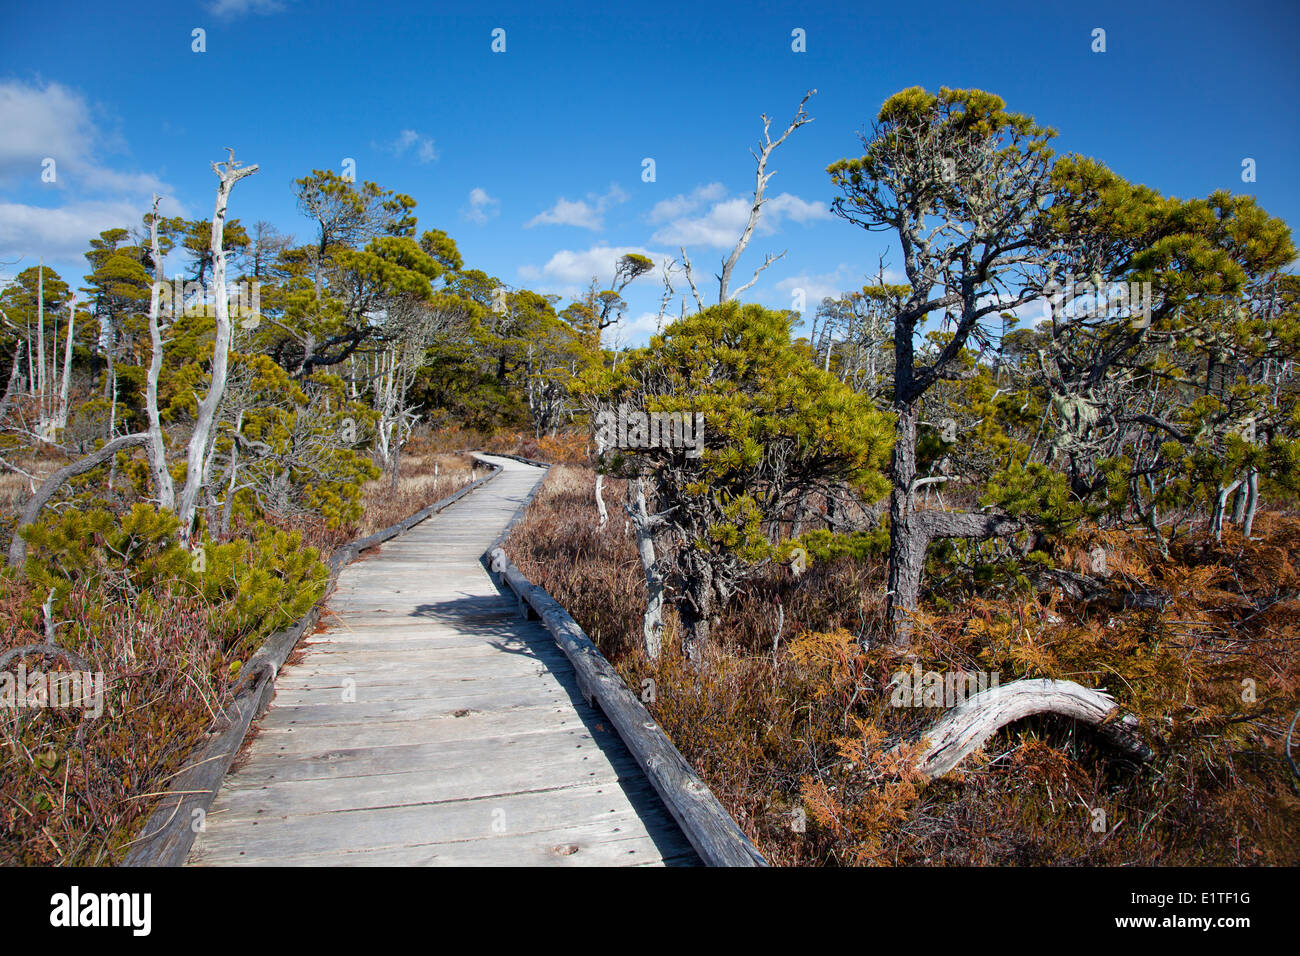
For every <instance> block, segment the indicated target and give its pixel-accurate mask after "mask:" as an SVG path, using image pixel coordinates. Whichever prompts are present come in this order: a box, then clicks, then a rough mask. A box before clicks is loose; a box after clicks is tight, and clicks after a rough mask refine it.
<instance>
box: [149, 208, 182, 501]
mask: <svg viewBox="0 0 1300 956" xmlns="http://www.w3.org/2000/svg"><path fill="white" fill-rule="evenodd" d="M160 201H161V197H159V196H157V195H155V196H154V197H153V215H152V216H150V217H149V251H150V254H151V255H152V256H153V262H154V272H153V278H154V282H153V289H152V292H151V293H150V295H149V341H150V342H151V344H152V347H153V354H152V355H150V357H149V376H148V378H147V379H146V384H145V399H144V400H145V410H146V411H147V413H148V415H149V444H148V446H147V447H148V451H149V473H150V475H151V476H152V478H153V490H154V494H155V495H156V496H157V497H158V507H160V508H166V509H167V510H168V511H171V510H172V509H174V508H175V507H176V486H175V484H174V483H173V482H172V475H171V472H170V471H168V470H167V450H166V448H165V447H164V445H163V437H162V419H161V417H160V416H159V414H158V379H159V377H160V376H161V375H162V363H163V344H162V331H161V329H160V328H159V326H158V313H159V312H160V311H161V307H162V301H161V299H162V285H161V283H163V282H165V281H166V278H167V277H166V274H165V273H164V272H163V265H162V252H161V251H160V250H159V248H158V203H159V202H160ZM172 308H173V309H175V308H176V305H175V303H173V305H172Z"/></svg>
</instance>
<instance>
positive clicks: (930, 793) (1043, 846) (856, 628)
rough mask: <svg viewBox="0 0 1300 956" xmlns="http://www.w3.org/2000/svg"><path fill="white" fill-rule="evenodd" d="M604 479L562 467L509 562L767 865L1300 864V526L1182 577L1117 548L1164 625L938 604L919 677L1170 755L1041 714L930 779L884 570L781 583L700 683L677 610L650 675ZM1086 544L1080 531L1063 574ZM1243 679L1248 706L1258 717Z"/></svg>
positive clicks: (1125, 583)
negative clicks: (1044, 710)
mask: <svg viewBox="0 0 1300 956" xmlns="http://www.w3.org/2000/svg"><path fill="white" fill-rule="evenodd" d="M593 484H594V478H593V475H592V474H591V473H590V472H589V471H586V470H585V469H581V468H564V467H560V468H554V469H552V471H551V473H550V475H549V476H548V478H547V481H546V484H545V485H544V486H543V489H542V491H541V492H540V493H539V494H538V496H537V498H536V499H535V501H534V504H533V506H532V508H531V509H530V512H529V514H528V515H527V517H526V518H525V520H523V521H522V522H521V523H520V524H519V525H518V526H516V528H515V530H514V532H513V533H512V535H511V538H510V540H509V541H508V542H507V545H506V547H507V549H508V551H509V552H510V554H511V557H512V558H513V560H514V561H515V562H516V563H517V564H518V565H519V567H520V568H521V570H523V571H524V572H525V573H526V574H527V575H528V576H529V577H530V578H531V579H532V580H534V581H535V582H537V583H539V584H541V585H542V586H544V587H545V588H546V589H547V590H548V591H550V593H551V594H552V595H553V596H555V597H556V599H557V600H559V601H560V603H562V604H563V605H565V606H566V607H567V608H568V609H569V610H570V612H571V613H572V614H573V616H574V617H575V618H576V619H577V620H578V622H579V623H580V624H581V625H582V626H583V627H584V628H585V629H587V631H588V633H589V634H590V635H591V636H592V638H593V640H595V641H596V642H597V644H598V645H599V646H600V647H601V649H602V650H603V651H604V653H605V654H606V655H608V656H609V657H610V658H611V660H612V661H613V662H614V663H615V666H616V667H617V668H618V669H619V670H620V672H621V673H622V674H623V675H624V678H625V679H626V680H627V681H628V683H629V685H630V686H633V687H638V688H639V687H643V686H645V685H644V683H643V682H644V681H645V680H647V679H649V680H653V681H654V682H655V683H654V687H655V689H656V698H655V700H654V702H653V703H652V704H650V705H649V706H650V707H651V710H652V711H653V713H654V714H655V717H656V718H657V719H658V720H659V721H660V723H661V724H662V725H663V726H664V728H665V729H666V730H667V731H668V733H669V734H670V735H671V736H672V737H673V739H674V741H675V742H676V743H677V745H678V747H679V748H680V749H681V750H682V752H683V754H684V755H685V756H686V757H687V759H688V760H690V761H691V763H692V764H693V765H694V766H695V767H696V769H697V770H698V771H699V772H700V774H701V776H702V777H703V778H704V779H705V780H706V781H707V782H708V783H709V785H710V786H711V787H712V788H713V789H714V791H715V792H716V793H717V794H718V797H719V799H721V800H722V801H723V803H724V805H726V806H727V807H728V809H729V810H730V811H731V813H732V814H733V815H734V816H735V817H736V819H737V820H738V821H739V822H740V823H741V825H742V826H743V827H744V828H745V830H746V831H747V832H748V833H749V835H750V836H751V837H752V838H753V839H754V840H755V841H756V843H757V844H758V846H759V847H760V849H762V850H763V852H764V853H765V854H766V855H767V856H768V858H769V859H770V860H771V861H772V862H774V863H777V864H826V865H843V864H879V863H891V864H892V863H897V864H954V865H957V864H966V865H971V864H974V865H1021V864H1037V865H1046V864H1066V865H1070V864H1087V865H1133V864H1142V865H1234V866H1235V865H1249V864H1256V863H1263V864H1284V865H1285V864H1291V865H1294V864H1295V863H1296V862H1298V861H1300V843H1298V842H1297V837H1298V836H1300V790H1298V789H1297V780H1296V779H1295V778H1294V777H1293V775H1292V774H1291V772H1290V769H1289V767H1288V766H1287V764H1286V761H1285V758H1284V754H1283V738H1284V734H1285V730H1286V727H1287V724H1288V722H1289V721H1290V719H1291V716H1292V714H1293V713H1294V712H1295V710H1296V709H1297V707H1300V599H1298V595H1300V521H1298V520H1296V519H1294V518H1290V517H1286V516H1283V515H1278V514H1269V515H1266V516H1262V517H1261V520H1260V522H1259V525H1258V530H1257V534H1258V536H1259V538H1260V540H1257V541H1252V542H1243V541H1241V540H1240V538H1238V537H1236V536H1235V535H1233V534H1231V533H1228V534H1225V540H1224V544H1223V547H1222V548H1219V549H1209V550H1207V549H1204V548H1202V547H1201V546H1200V545H1199V544H1194V543H1191V542H1187V543H1184V544H1182V545H1181V546H1180V547H1179V548H1177V549H1176V550H1175V553H1174V555H1173V559H1172V560H1170V561H1163V560H1161V559H1160V557H1159V555H1158V554H1157V553H1156V552H1155V551H1154V549H1153V548H1151V547H1149V546H1148V545H1147V544H1146V543H1145V542H1144V541H1142V540H1141V539H1136V538H1127V537H1124V536H1118V535H1117V536H1114V537H1113V539H1112V540H1111V541H1110V542H1109V546H1110V547H1111V549H1112V554H1113V555H1114V564H1115V565H1116V567H1117V570H1116V572H1115V575H1116V580H1117V582H1118V583H1119V584H1120V586H1121V587H1122V588H1136V587H1139V586H1141V587H1155V588H1158V589H1160V590H1163V591H1165V592H1167V593H1169V594H1170V595H1172V599H1171V601H1170V604H1169V606H1168V607H1167V608H1166V609H1165V610H1164V611H1162V612H1154V611H1136V610H1122V609H1118V610H1117V609H1114V608H1105V609H1103V608H1098V607H1086V606H1083V605H1076V604H1073V603H1071V602H1068V601H1066V600H1064V599H1062V598H1060V597H1059V596H1053V595H1051V594H1050V593H1030V592H1028V591H1009V590H1008V589H1007V588H1006V587H1005V585H1004V586H1003V587H1001V588H999V589H997V590H993V589H992V588H990V589H988V591H987V593H985V594H980V593H972V592H970V591H969V590H962V591H957V590H953V591H950V592H947V593H942V594H939V595H937V596H938V597H941V598H943V599H944V602H945V603H944V604H942V605H940V604H936V605H934V607H940V606H948V607H951V610H948V611H943V612H940V611H936V610H934V609H933V608H932V609H931V613H929V614H926V615H923V616H922V618H921V620H920V622H919V632H920V634H921V635H922V637H921V638H920V639H919V640H918V641H917V642H916V643H915V644H914V646H913V648H912V653H913V655H914V656H915V659H916V660H918V661H919V662H920V663H921V665H922V669H923V670H935V671H939V672H946V671H951V670H966V671H972V670H984V671H992V672H996V673H998V674H999V675H1000V680H1001V682H1002V683H1007V682H1009V681H1011V680H1015V679H1019V678H1022V677H1054V678H1060V679H1071V680H1076V681H1079V682H1080V683H1084V684H1087V685H1089V686H1094V687H1104V688H1107V689H1108V690H1109V691H1110V692H1112V693H1113V694H1114V695H1115V696H1116V698H1117V699H1118V700H1119V701H1120V702H1121V704H1122V705H1123V706H1124V707H1126V708H1127V709H1129V710H1131V711H1133V712H1135V713H1137V714H1138V715H1139V717H1140V718H1141V720H1142V725H1143V729H1144V733H1145V734H1146V735H1147V737H1148V739H1149V740H1150V741H1151V742H1152V743H1153V745H1154V746H1155V749H1156V752H1157V757H1156V760H1155V761H1154V762H1153V763H1152V764H1151V765H1149V766H1143V767H1138V766H1134V765H1131V764H1129V763H1127V762H1125V761H1123V760H1121V759H1119V758H1118V756H1117V755H1116V754H1115V753H1114V752H1113V751H1111V750H1109V749H1108V748H1107V747H1105V746H1104V745H1103V744H1101V743H1100V742H1099V741H1098V739H1097V738H1096V737H1095V736H1094V735H1093V734H1092V733H1091V732H1090V731H1085V730H1080V729H1078V728H1077V727H1075V726H1074V725H1073V724H1071V723H1070V722H1068V721H1063V720H1058V719H1055V718H1042V719H1034V720H1029V721H1024V722H1022V723H1021V724H1019V725H1016V726H1015V727H1012V728H1008V729H1006V730H1004V731H1003V732H1001V733H1000V734H998V735H997V736H995V737H994V738H993V740H991V741H990V743H989V745H988V747H987V748H986V752H985V753H984V754H983V755H981V756H979V757H977V758H973V759H972V760H970V761H968V762H967V764H965V765H964V766H963V767H962V768H961V771H960V772H958V773H954V774H950V775H949V776H948V777H945V778H943V779H942V780H939V781H934V782H930V783H925V782H924V781H921V780H919V779H917V778H916V775H915V774H913V773H911V772H910V771H909V769H908V766H907V763H906V761H905V760H903V759H902V758H901V756H900V755H898V754H894V755H891V754H890V750H891V748H892V746H893V745H894V744H896V743H900V742H901V743H906V742H909V741H913V740H915V739H916V738H917V737H918V736H919V734H920V733H921V732H922V731H923V729H924V728H925V727H927V726H929V725H930V724H931V723H933V722H934V721H935V720H937V718H938V715H939V711H936V710H933V709H923V708H900V707H894V706H891V705H890V700H889V697H890V695H889V692H888V690H887V686H888V684H889V681H890V678H891V676H892V675H893V674H894V673H895V672H896V671H897V670H899V669H900V666H899V665H900V661H899V659H898V657H897V656H896V655H895V653H894V652H893V651H892V649H891V648H890V647H889V645H888V643H887V642H886V641H885V635H886V629H885V620H884V607H883V598H882V595H883V592H884V567H883V562H880V561H856V560H854V559H852V558H848V557H842V558H837V559H834V560H832V561H827V562H823V563H817V564H814V565H813V567H812V568H810V569H809V571H808V572H807V573H805V575H804V576H803V577H802V578H800V579H799V580H795V579H794V578H793V576H792V575H791V574H790V573H789V571H788V570H786V569H784V568H777V569H771V570H770V571H769V573H767V574H765V575H761V576H760V577H759V578H757V579H756V580H755V581H753V582H752V584H751V585H750V586H749V587H748V588H747V589H746V591H745V592H744V593H742V594H741V595H739V596H738V597H737V599H736V600H735V601H733V602H732V603H731V605H730V606H729V607H727V608H726V609H725V610H723V612H722V613H721V615H720V618H719V620H718V622H717V624H716V625H715V627H714V643H713V645H712V647H711V648H710V649H709V651H708V656H707V662H706V666H705V667H704V668H703V669H702V670H701V671H700V672H699V673H696V672H694V671H693V670H691V668H690V667H689V666H687V665H686V664H685V663H684V662H683V660H682V658H681V656H680V654H679V653H677V651H676V645H675V643H674V641H673V640H672V638H671V633H672V631H673V629H674V628H675V624H676V622H675V621H674V620H673V619H672V617H671V615H670V616H669V618H668V630H669V634H670V637H669V640H668V649H667V651H666V653H665V654H664V655H663V656H662V657H661V659H660V660H659V661H657V662H651V661H648V660H646V658H645V656H644V654H643V653H642V651H641V649H640V645H639V635H640V615H641V613H642V610H643V609H644V606H645V597H644V589H643V588H644V585H643V583H642V580H641V576H640V566H639V563H638V561H637V558H636V553H635V548H634V543H633V539H632V537H631V536H630V535H629V534H628V533H627V532H626V530H625V525H624V520H623V518H622V516H621V511H620V509H619V503H620V502H621V500H622V494H623V492H622V488H621V484H622V483H621V482H616V481H615V482H607V486H606V487H607V491H606V502H607V505H608V506H609V507H610V513H611V520H610V522H609V524H608V525H607V527H606V528H604V529H600V530H598V529H597V528H596V511H595V506H594V502H593V498H592V491H593ZM1085 545H1086V541H1085V540H1084V538H1083V537H1082V536H1081V538H1080V540H1079V541H1077V542H1074V543H1071V544H1069V545H1068V546H1067V547H1066V548H1065V549H1063V551H1062V553H1061V554H1059V555H1058V562H1059V563H1062V564H1064V563H1068V562H1069V559H1070V557H1071V554H1072V553H1073V551H1074V550H1078V549H1079V548H1083V550H1085V551H1086V550H1087V549H1086V547H1085ZM782 616H783V619H784V624H783V626H782V627H781V630H780V633H779V637H778V633H777V622H778V620H779V619H780V618H781V617H782ZM864 647H865V649H864ZM908 663H909V664H910V660H909V661H908ZM1244 680H1249V681H1253V682H1254V683H1253V684H1252V686H1253V687H1255V688H1256V700H1255V701H1254V702H1248V701H1246V700H1243V696H1244V694H1243V681H1244ZM904 755H905V752H904ZM1098 811H1100V813H1101V814H1102V815H1099V814H1098ZM1103 815H1104V816H1103ZM1099 824H1100V825H1099Z"/></svg>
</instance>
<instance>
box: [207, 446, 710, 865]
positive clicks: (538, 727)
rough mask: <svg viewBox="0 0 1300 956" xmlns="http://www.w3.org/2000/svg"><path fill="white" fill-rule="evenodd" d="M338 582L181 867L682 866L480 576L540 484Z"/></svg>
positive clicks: (661, 824)
mask: <svg viewBox="0 0 1300 956" xmlns="http://www.w3.org/2000/svg"><path fill="white" fill-rule="evenodd" d="M483 457H484V458H485V460H487V461H490V462H491V463H492V464H494V465H498V466H500V467H501V468H502V471H501V473H500V474H499V475H498V476H497V477H496V478H495V479H493V480H492V481H490V482H488V483H487V484H485V485H483V486H482V487H481V488H479V489H478V490H476V491H475V492H474V494H472V495H469V496H467V497H466V498H464V499H462V500H461V501H459V502H457V503H456V504H454V505H452V506H451V507H449V508H448V509H447V510H445V511H443V512H442V513H441V514H438V515H436V516H435V517H432V518H430V519H429V520H427V521H425V522H423V523H422V524H420V525H417V526H416V527H415V528H413V529H412V530H411V531H409V532H407V533H406V534H404V535H403V536H401V537H400V538H397V539H394V540H393V541H390V542H388V543H387V544H385V545H383V546H382V547H381V548H380V549H379V550H378V553H373V554H371V555H370V556H368V557H365V558H363V559H362V560H359V561H356V562H354V563H352V564H351V565H349V566H348V567H346V568H345V569H344V570H343V572H342V573H341V575H340V577H339V581H338V586H337V588H336V589H335V591H334V593H333V595H332V596H331V597H330V599H329V602H328V604H327V606H326V611H325V614H324V615H323V616H322V618H321V624H322V625H323V627H324V628H325V630H324V631H323V632H322V633H318V634H315V635H310V636H309V637H307V638H304V640H303V642H302V643H301V644H300V645H299V646H300V648H302V651H303V653H302V655H301V659H300V660H299V661H297V662H296V663H293V664H290V665H288V666H286V667H285V668H284V669H283V670H282V671H281V672H280V675H279V677H278V679H277V681H276V695H275V699H274V700H273V702H272V704H271V706H270V708H269V709H268V711H267V713H266V714H265V716H264V717H263V718H262V720H261V722H260V724H259V725H258V728H257V733H256V735H255V737H254V739H253V741H252V742H251V743H250V744H249V747H248V751H247V753H246V754H245V756H244V757H243V758H241V760H240V761H239V763H238V764H237V766H236V769H235V770H234V771H233V772H232V773H231V774H229V775H228V776H227V777H226V780H225V783H224V785H223V786H222V789H221V791H220V793H218V795H217V797H216V799H215V801H214V802H213V804H212V807H211V810H210V811H209V813H208V815H207V818H206V822H205V827H204V830H203V832H201V833H200V834H199V835H198V838H197V839H196V841H195V843H194V848H193V850H192V851H191V854H190V863H191V864H198V865H241V864H251V865H273V864H274V865H349V864H352V865H386V864H395V865H497V864H504V865H511V864H515V865H561V866H564V865H569V866H572V865H602V866H610V865H664V864H669V865H680V864H685V865H691V864H694V863H697V862H698V858H697V857H696V855H695V853H694V851H693V850H692V849H691V846H690V844H689V843H688V842H687V840H686V839H685V837H684V836H683V835H682V833H681V831H680V830H679V829H678V827H677V825H676V824H675V823H674V822H673V820H672V818H671V816H670V815H669V814H668V812H667V811H666V809H665V808H664V806H663V804H662V802H661V801H660V800H659V797H658V796H657V794H656V793H655V792H654V790H653V789H652V788H651V786H650V784H649V782H648V781H647V780H646V778H645V777H644V775H643V774H642V773H641V771H640V769H639V768H638V767H637V765H636V762H635V761H634V760H633V759H632V757H631V755H630V754H629V753H628V751H627V749H626V748H625V746H624V745H623V743H622V741H621V740H620V738H619V737H618V735H617V733H616V732H615V731H614V728H613V727H612V726H610V724H609V722H608V721H607V720H605V719H604V718H603V717H602V715H601V714H600V713H599V711H597V710H594V709H592V708H591V707H590V706H589V705H588V704H586V703H585V702H584V701H583V699H582V696H581V693H580V691H579V689H578V686H577V682H576V680H575V677H574V674H573V670H572V667H571V666H570V664H569V662H568V660H567V659H566V658H565V656H564V654H563V652H562V651H561V650H560V649H559V648H558V647H557V646H556V645H555V642H554V641H553V640H552V638H551V636H550V634H549V633H548V632H547V631H546V630H545V629H544V628H543V627H541V626H540V625H539V624H537V623H535V622H531V621H525V620H523V619H522V618H521V617H520V616H519V612H518V605H517V602H516V600H515V599H514V597H513V596H512V595H503V594H502V593H501V592H500V591H499V590H498V589H497V587H496V586H495V585H494V584H493V583H492V580H491V578H490V577H489V575H488V573H487V571H486V570H485V569H484V568H483V566H482V564H481V563H480V561H479V558H480V556H481V555H482V554H483V552H484V551H485V550H486V549H487V548H488V546H489V545H490V544H491V543H492V542H493V540H494V539H495V538H496V537H497V536H498V535H499V534H500V533H501V532H502V531H503V529H504V528H505V527H506V526H507V524H508V523H509V521H510V519H511V517H512V516H513V515H514V513H515V511H516V510H517V509H518V508H519V507H520V505H521V504H522V503H523V502H524V501H525V500H526V499H527V496H528V495H529V493H530V492H531V491H532V490H533V489H534V488H535V487H536V485H537V483H538V482H539V481H540V480H541V477H542V475H543V474H544V472H543V470H542V469H539V468H536V467H533V466H531V465H527V464H523V463H521V462H517V461H513V460H511V459H506V458H499V457H493V456H483Z"/></svg>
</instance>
